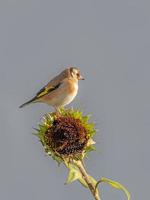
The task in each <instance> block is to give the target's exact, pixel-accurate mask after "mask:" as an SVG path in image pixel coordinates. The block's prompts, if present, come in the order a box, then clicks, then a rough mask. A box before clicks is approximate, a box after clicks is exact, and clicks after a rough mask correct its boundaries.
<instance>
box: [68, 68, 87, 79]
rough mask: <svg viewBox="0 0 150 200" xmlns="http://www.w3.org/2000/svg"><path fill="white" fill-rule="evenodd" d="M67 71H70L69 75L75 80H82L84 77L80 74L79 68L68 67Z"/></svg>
mask: <svg viewBox="0 0 150 200" xmlns="http://www.w3.org/2000/svg"><path fill="white" fill-rule="evenodd" d="M69 71H70V75H71V77H72V78H74V79H75V80H84V78H83V76H82V75H81V73H80V70H79V69H78V68H76V67H70V68H69Z"/></svg>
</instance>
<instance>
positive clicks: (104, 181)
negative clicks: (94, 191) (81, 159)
mask: <svg viewBox="0 0 150 200" xmlns="http://www.w3.org/2000/svg"><path fill="white" fill-rule="evenodd" d="M99 183H107V184H109V185H111V186H112V187H113V188H116V189H118V190H122V191H124V193H125V194H126V196H127V200H130V199H131V195H130V193H129V191H128V190H127V189H126V188H125V187H124V186H123V185H121V184H120V183H118V182H116V181H113V180H110V179H107V178H101V179H100V180H99V181H98V182H97V184H96V187H95V188H97V186H98V184H99Z"/></svg>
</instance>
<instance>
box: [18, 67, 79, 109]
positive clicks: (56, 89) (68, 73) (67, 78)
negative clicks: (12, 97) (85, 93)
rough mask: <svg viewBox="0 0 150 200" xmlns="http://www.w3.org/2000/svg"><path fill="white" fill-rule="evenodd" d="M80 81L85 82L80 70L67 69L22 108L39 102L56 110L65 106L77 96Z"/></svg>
mask: <svg viewBox="0 0 150 200" xmlns="http://www.w3.org/2000/svg"><path fill="white" fill-rule="evenodd" d="M79 80H83V77H82V76H81V74H80V70H79V69H78V68H75V67H70V68H67V69H65V70H64V71H62V72H61V73H60V74H59V75H58V76H56V77H54V78H53V79H52V80H51V81H50V82H49V83H48V84H47V85H46V86H44V87H43V88H42V89H41V90H40V91H39V92H37V94H36V95H35V97H34V98H32V99H31V100H29V101H28V102H26V103H24V104H22V105H21V106H20V108H22V107H24V106H25V105H28V104H30V103H37V102H41V103H46V104H48V105H50V106H53V107H55V108H56V109H58V108H59V107H61V106H65V105H67V104H69V103H70V102H71V101H72V100H73V99H74V98H75V96H76V95H77V92H78V81H79Z"/></svg>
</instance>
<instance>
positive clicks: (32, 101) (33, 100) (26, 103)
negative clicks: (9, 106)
mask: <svg viewBox="0 0 150 200" xmlns="http://www.w3.org/2000/svg"><path fill="white" fill-rule="evenodd" d="M36 99H37V98H36V97H34V98H33V99H31V100H29V101H27V102H25V103H24V104H22V105H21V106H19V108H23V107H24V106H27V105H28V104H30V103H35V102H36V101H35V100H36Z"/></svg>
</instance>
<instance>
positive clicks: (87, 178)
mask: <svg viewBox="0 0 150 200" xmlns="http://www.w3.org/2000/svg"><path fill="white" fill-rule="evenodd" d="M74 164H75V165H76V166H77V167H78V169H79V171H80V173H81V174H82V177H83V179H84V181H85V182H86V183H87V185H88V188H89V190H90V191H91V193H92V195H93V197H94V199H95V200H101V198H100V194H99V191H98V189H97V188H96V189H95V187H96V185H95V184H94V183H93V182H92V181H91V178H90V176H89V175H88V173H87V171H86V169H85V166H84V164H83V161H81V160H76V161H75V160H74Z"/></svg>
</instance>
